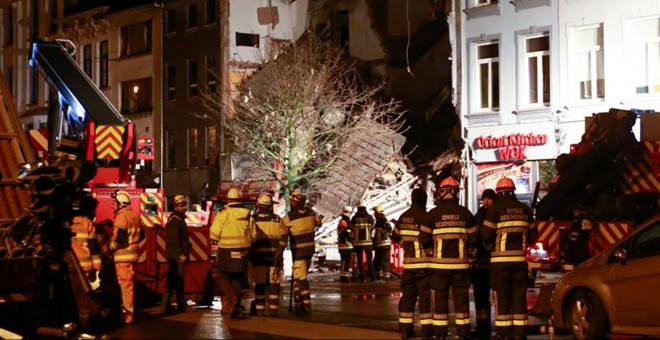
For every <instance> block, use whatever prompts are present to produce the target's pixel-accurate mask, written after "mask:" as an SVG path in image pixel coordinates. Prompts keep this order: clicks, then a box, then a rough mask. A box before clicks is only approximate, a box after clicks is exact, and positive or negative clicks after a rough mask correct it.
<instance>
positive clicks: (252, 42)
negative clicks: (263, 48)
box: [236, 32, 259, 48]
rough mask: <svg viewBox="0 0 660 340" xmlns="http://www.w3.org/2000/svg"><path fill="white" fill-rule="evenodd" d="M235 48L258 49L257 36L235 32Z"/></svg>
mask: <svg viewBox="0 0 660 340" xmlns="http://www.w3.org/2000/svg"><path fill="white" fill-rule="evenodd" d="M236 46H250V47H257V48H258V47H259V34H249V33H239V32H236Z"/></svg>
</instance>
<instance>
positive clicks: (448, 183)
mask: <svg viewBox="0 0 660 340" xmlns="http://www.w3.org/2000/svg"><path fill="white" fill-rule="evenodd" d="M438 189H453V190H458V182H457V181H456V180H455V179H454V177H451V176H449V177H447V178H445V179H443V180H442V182H440V185H439V186H438Z"/></svg>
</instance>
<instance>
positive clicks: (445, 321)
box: [433, 319, 449, 326]
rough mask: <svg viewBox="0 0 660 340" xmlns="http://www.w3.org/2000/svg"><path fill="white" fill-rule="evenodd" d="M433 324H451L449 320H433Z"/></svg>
mask: <svg viewBox="0 0 660 340" xmlns="http://www.w3.org/2000/svg"><path fill="white" fill-rule="evenodd" d="M433 326H449V320H435V319H434V320H433Z"/></svg>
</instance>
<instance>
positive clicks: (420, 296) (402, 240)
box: [392, 188, 433, 339]
mask: <svg viewBox="0 0 660 340" xmlns="http://www.w3.org/2000/svg"><path fill="white" fill-rule="evenodd" d="M411 200H412V204H411V206H410V208H409V209H408V210H406V211H405V212H403V214H401V216H400V217H399V219H398V220H397V222H396V224H395V225H394V231H393V232H392V240H393V241H394V242H396V243H398V244H399V246H400V247H401V249H402V250H403V273H402V274H401V299H400V300H399V332H401V336H402V338H404V339H408V338H414V337H416V335H415V331H414V324H413V315H414V313H415V304H417V301H418V300H419V323H420V324H421V325H422V335H423V337H424V338H427V339H430V338H432V337H433V319H432V314H431V282H430V275H429V258H428V257H427V253H428V252H430V249H431V247H432V246H433V239H432V236H431V229H430V228H429V227H428V226H427V225H426V222H427V220H428V218H427V216H428V215H427V213H426V200H427V196H426V192H424V190H422V189H420V188H416V189H414V190H413V191H412V194H411Z"/></svg>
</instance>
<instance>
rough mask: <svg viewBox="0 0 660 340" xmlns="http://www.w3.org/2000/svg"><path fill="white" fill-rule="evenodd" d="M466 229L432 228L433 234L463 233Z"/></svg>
mask: <svg viewBox="0 0 660 340" xmlns="http://www.w3.org/2000/svg"><path fill="white" fill-rule="evenodd" d="M465 233H467V229H465V228H438V229H433V235H439V234H465Z"/></svg>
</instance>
